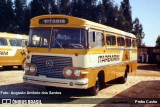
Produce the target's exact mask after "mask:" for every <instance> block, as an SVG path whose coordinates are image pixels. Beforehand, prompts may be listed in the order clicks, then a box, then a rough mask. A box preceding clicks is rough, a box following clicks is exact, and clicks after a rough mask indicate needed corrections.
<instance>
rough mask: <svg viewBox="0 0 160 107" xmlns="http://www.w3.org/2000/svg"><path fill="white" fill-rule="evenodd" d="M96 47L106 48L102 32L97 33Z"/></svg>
mask: <svg viewBox="0 0 160 107" xmlns="http://www.w3.org/2000/svg"><path fill="white" fill-rule="evenodd" d="M95 42H96V46H100V47H101V46H104V38H103V34H102V33H101V32H96V41H95Z"/></svg>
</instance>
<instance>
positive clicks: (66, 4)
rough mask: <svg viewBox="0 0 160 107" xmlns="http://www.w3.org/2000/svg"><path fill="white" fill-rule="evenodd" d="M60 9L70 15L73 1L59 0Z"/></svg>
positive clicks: (62, 12)
mask: <svg viewBox="0 0 160 107" xmlns="http://www.w3.org/2000/svg"><path fill="white" fill-rule="evenodd" d="M57 5H58V10H59V13H60V14H65V15H70V14H71V2H70V0H58V1H57Z"/></svg>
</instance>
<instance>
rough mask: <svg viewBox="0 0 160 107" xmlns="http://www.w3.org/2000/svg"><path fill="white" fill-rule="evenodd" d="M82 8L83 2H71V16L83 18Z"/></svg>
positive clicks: (75, 0) (80, 0) (79, 0)
mask: <svg viewBox="0 0 160 107" xmlns="http://www.w3.org/2000/svg"><path fill="white" fill-rule="evenodd" d="M83 6H84V2H83V0H72V3H71V7H72V8H71V15H72V16H75V17H80V18H83V17H84V16H83V12H84V9H83Z"/></svg>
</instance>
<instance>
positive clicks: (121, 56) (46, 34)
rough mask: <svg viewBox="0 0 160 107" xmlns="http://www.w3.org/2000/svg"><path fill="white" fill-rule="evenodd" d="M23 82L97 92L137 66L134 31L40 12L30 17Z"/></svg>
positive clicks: (120, 80)
mask: <svg viewBox="0 0 160 107" xmlns="http://www.w3.org/2000/svg"><path fill="white" fill-rule="evenodd" d="M29 35H30V36H29V43H28V46H27V50H28V54H27V58H26V64H25V67H24V70H25V74H24V76H23V80H24V82H26V83H31V84H37V85H44V86H46V87H61V88H75V89H87V90H88V92H89V93H90V95H96V94H97V93H98V91H99V89H100V86H101V85H103V84H105V83H106V82H109V81H111V80H114V79H118V81H119V82H121V83H125V82H126V80H127V76H128V73H129V72H134V71H136V69H137V47H136V37H135V36H134V35H133V34H130V33H127V32H124V31H121V30H118V29H115V28H112V27H108V26H104V25H102V24H98V23H95V22H92V21H89V20H85V19H82V18H77V17H71V16H66V15H42V16H37V17H35V18H33V19H31V24H30V34H29Z"/></svg>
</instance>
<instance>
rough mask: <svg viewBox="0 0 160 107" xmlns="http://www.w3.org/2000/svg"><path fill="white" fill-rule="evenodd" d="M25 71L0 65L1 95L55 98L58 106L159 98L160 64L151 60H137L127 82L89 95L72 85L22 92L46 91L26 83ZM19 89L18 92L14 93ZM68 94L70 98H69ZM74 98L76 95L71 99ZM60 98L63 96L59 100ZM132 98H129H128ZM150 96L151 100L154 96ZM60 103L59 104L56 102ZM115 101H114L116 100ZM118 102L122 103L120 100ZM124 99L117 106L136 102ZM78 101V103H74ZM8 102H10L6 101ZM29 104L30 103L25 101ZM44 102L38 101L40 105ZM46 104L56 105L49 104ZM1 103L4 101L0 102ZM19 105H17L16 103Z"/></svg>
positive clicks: (2, 96)
mask: <svg viewBox="0 0 160 107" xmlns="http://www.w3.org/2000/svg"><path fill="white" fill-rule="evenodd" d="M23 74H24V72H23V71H22V70H18V69H16V68H14V69H13V70H9V71H6V70H3V69H2V68H0V98H34V99H36V98H45V99H47V98H50V99H51V98H52V99H54V100H55V99H57V100H56V101H57V102H54V103H55V104H54V105H55V106H65V107H66V106H67V107H68V106H69V107H71V106H74V107H75V106H80V107H84V106H87V107H91V106H95V107H98V106H101V107H103V106H106V105H108V106H112V107H114V106H115V104H110V103H109V104H108V101H109V102H110V100H115V99H116V98H118V99H121V100H125V101H128V102H130V103H134V102H135V100H134V102H133V100H130V99H133V98H136V99H138V98H140V99H139V100H141V99H142V98H146V99H149V98H153V99H155V100H156V101H157V100H158V101H160V67H157V66H156V65H152V64H138V70H137V72H135V73H130V74H129V76H128V80H127V82H126V83H125V84H112V85H106V86H104V87H103V88H102V89H101V90H100V92H99V93H98V95H97V96H88V95H87V93H86V90H71V89H61V88H55V89H54V90H53V92H57V93H58V94H54V95H45V94H44V95H42V94H39V95H35V94H29V95H26V94H20V93H18V92H27V91H28V92H33V91H34V92H46V89H45V87H44V86H37V85H31V84H24V83H23V80H22V77H23ZM2 92H8V93H9V94H4V93H2ZM11 92H12V94H11ZM16 92H17V95H15V93H16ZM66 98H71V99H69V100H68V99H67V100H66ZM72 98H73V99H72ZM59 99H60V100H59ZM127 99H129V100H127ZM153 99H151V100H153ZM56 103H58V105H57V104H56ZM114 103H115V102H114ZM117 103H122V104H118V105H117ZM123 103H124V102H123V101H121V102H116V106H120V107H125V106H131V107H132V106H135V105H134V104H129V105H124V104H123ZM75 104H76V105H75ZM4 106H7V105H3V107H4ZM18 106H20V105H18ZM24 106H26V107H28V106H29V105H24ZM40 106H42V105H38V107H40ZM47 106H49V107H50V106H53V105H50V104H47ZM136 106H139V107H143V106H145V107H150V106H152V107H155V106H157V107H158V106H160V105H158V104H138V105H136ZM0 107H1V105H0ZM16 107H17V106H16Z"/></svg>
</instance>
